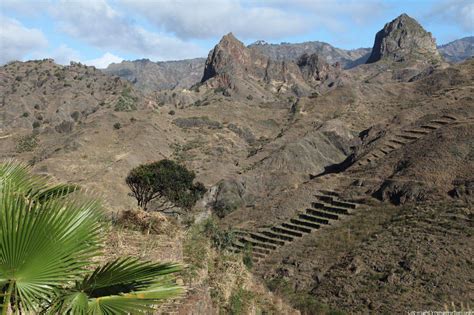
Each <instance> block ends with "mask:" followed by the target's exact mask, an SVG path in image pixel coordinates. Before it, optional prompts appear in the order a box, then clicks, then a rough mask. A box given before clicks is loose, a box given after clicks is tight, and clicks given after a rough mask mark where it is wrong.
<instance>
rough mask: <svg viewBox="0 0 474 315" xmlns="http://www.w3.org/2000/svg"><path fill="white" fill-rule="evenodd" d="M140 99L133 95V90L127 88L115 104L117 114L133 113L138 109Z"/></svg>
mask: <svg viewBox="0 0 474 315" xmlns="http://www.w3.org/2000/svg"><path fill="white" fill-rule="evenodd" d="M137 100H138V98H137V97H136V96H134V95H132V89H131V88H130V87H127V88H125V89H123V90H122V94H121V95H120V97H119V99H118V100H117V102H116V103H115V108H114V110H115V111H116V112H131V111H134V110H136V109H137V105H136V102H137Z"/></svg>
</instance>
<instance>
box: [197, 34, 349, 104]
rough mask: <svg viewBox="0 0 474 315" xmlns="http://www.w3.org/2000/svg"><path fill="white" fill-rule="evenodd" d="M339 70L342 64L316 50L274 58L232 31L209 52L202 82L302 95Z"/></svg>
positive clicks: (244, 91)
mask: <svg viewBox="0 0 474 315" xmlns="http://www.w3.org/2000/svg"><path fill="white" fill-rule="evenodd" d="M259 45H261V44H259ZM339 73H340V65H330V64H328V63H327V62H326V61H325V58H324V57H321V56H319V55H318V54H317V53H312V54H309V53H304V54H303V55H301V56H299V58H298V59H297V60H288V59H283V60H282V59H273V58H271V57H268V56H267V55H265V54H263V53H261V50H260V49H258V48H256V46H252V45H251V46H247V47H246V46H245V45H244V44H243V43H242V42H241V41H239V40H238V39H237V38H235V37H234V35H232V33H229V34H227V35H225V36H224V37H222V39H221V41H220V42H219V43H218V44H217V45H216V46H215V47H214V49H213V50H212V51H211V52H210V53H209V56H208V58H207V60H206V66H205V68H204V74H203V77H202V80H201V83H203V84H205V85H206V86H208V87H211V88H221V89H230V90H233V91H234V92H236V93H237V94H240V95H244V96H248V95H252V94H255V95H257V94H258V91H273V92H278V93H283V94H284V93H291V94H296V95H298V96H300V95H304V94H308V93H310V92H311V91H312V89H313V88H315V87H317V86H319V85H321V84H322V83H323V82H325V81H327V80H331V81H333V80H335V79H336V78H337V77H338V75H339ZM331 86H334V82H333V84H332V85H331ZM250 87H252V88H250ZM262 88H263V89H262ZM256 93H257V94H256Z"/></svg>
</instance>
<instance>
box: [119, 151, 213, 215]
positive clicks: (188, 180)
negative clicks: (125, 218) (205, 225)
mask: <svg viewBox="0 0 474 315" xmlns="http://www.w3.org/2000/svg"><path fill="white" fill-rule="evenodd" d="M195 177H196V175H195V174H194V172H192V171H189V170H188V169H187V168H186V167H184V166H183V165H180V164H178V163H177V162H175V161H171V160H167V159H164V160H161V161H158V162H153V163H148V164H142V165H140V166H138V167H136V168H134V169H132V170H131V171H130V173H129V174H128V176H127V178H126V179H125V182H126V183H127V185H128V186H129V187H130V190H131V191H132V196H133V197H135V199H137V203H138V206H139V207H141V208H143V209H144V210H147V207H148V204H149V202H150V201H152V200H154V199H158V200H160V201H161V204H160V205H159V210H161V211H163V210H166V209H169V208H170V206H167V204H168V203H171V204H172V206H171V207H173V206H177V207H181V208H184V209H190V208H191V207H192V206H194V204H195V203H196V201H197V200H198V199H199V198H201V197H202V196H203V195H204V193H205V192H206V188H205V187H204V185H203V184H202V183H199V182H197V183H196V184H194V183H193V181H194V178H195Z"/></svg>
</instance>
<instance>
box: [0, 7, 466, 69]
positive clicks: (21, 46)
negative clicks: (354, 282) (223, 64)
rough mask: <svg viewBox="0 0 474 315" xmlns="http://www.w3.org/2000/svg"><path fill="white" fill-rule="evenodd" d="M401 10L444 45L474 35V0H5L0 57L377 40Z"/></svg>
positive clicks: (101, 60)
mask: <svg viewBox="0 0 474 315" xmlns="http://www.w3.org/2000/svg"><path fill="white" fill-rule="evenodd" d="M402 13H407V14H408V15H410V16H411V17H413V18H415V19H417V20H418V21H419V22H420V23H421V25H422V26H423V27H424V28H425V29H426V30H428V31H430V32H431V33H432V34H433V36H434V37H435V38H436V41H437V43H438V44H445V43H448V42H450V41H453V40H455V39H459V38H462V37H465V36H472V35H473V34H474V0H438V1H435V0H385V1H382V0H266V1H263V0H36V1H35V0H0V64H4V63H7V62H9V61H12V60H30V59H43V58H53V59H55V61H56V62H57V63H60V64H69V62H70V61H76V62H82V63H85V64H87V65H94V66H96V67H98V68H105V67H107V65H108V64H110V63H112V62H120V61H122V60H135V59H142V58H147V59H150V60H152V61H162V60H179V59H186V58H195V57H206V56H207V54H208V52H209V50H211V49H212V48H213V47H214V45H216V43H218V41H219V39H220V38H221V37H222V36H223V35H225V34H227V33H229V32H232V33H233V34H234V35H235V36H236V37H237V38H238V39H240V40H241V41H243V42H244V43H245V44H250V43H252V42H254V41H256V40H265V41H267V42H269V43H280V42H290V43H297V42H303V41H323V42H327V43H329V44H331V45H333V46H336V47H339V48H344V49H354V48H358V47H372V45H373V41H374V37H375V33H376V32H377V31H379V30H380V29H381V28H383V26H384V24H385V23H387V22H389V21H391V20H393V19H394V18H396V17H397V16H398V15H400V14H402Z"/></svg>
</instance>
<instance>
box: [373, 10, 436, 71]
mask: <svg viewBox="0 0 474 315" xmlns="http://www.w3.org/2000/svg"><path fill="white" fill-rule="evenodd" d="M408 59H417V60H425V61H431V62H432V63H437V62H440V61H441V60H442V58H441V56H440V54H439V52H438V50H437V48H436V42H435V40H434V38H433V37H432V36H431V33H430V32H427V31H425V29H424V28H423V27H422V26H421V25H420V24H419V23H418V22H417V21H416V20H415V19H413V18H411V17H409V16H408V15H407V14H402V15H400V16H399V17H397V18H396V19H394V20H393V21H391V22H389V23H387V24H385V26H384V28H383V29H382V30H380V31H379V32H378V33H377V34H376V35H375V42H374V47H373V48H372V53H371V55H370V57H369V59H368V60H367V63H374V62H377V61H379V60H387V61H397V62H401V61H406V60H408Z"/></svg>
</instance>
